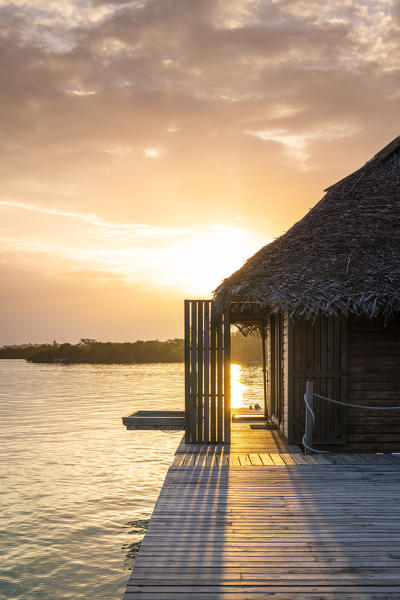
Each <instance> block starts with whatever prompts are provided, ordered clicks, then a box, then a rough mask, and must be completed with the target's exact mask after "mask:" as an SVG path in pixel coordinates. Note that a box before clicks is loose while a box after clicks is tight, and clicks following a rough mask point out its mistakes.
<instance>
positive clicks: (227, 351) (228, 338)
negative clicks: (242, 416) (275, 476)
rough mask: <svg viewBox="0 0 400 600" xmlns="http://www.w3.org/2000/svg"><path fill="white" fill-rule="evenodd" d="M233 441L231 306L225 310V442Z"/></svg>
mask: <svg viewBox="0 0 400 600" xmlns="http://www.w3.org/2000/svg"><path fill="white" fill-rule="evenodd" d="M230 442H231V325H230V315H229V308H227V309H226V310H225V312H224V444H230Z"/></svg>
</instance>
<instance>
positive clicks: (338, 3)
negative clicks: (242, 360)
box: [0, 0, 400, 291]
mask: <svg viewBox="0 0 400 600" xmlns="http://www.w3.org/2000/svg"><path fill="white" fill-rule="evenodd" d="M399 14H400V12H399V3H398V2H391V1H389V0H369V1H368V2H361V1H358V0H332V2H322V1H320V0H274V1H271V2H265V1H264V0H202V1H201V2H199V1H197V0H140V1H139V0H137V1H122V0H121V1H119V0H57V1H56V0H12V1H11V0H10V1H8V0H0V23H1V26H0V49H1V55H2V67H3V70H2V74H1V76H0V115H1V117H0V119H1V131H2V135H1V140H0V158H1V160H0V177H1V181H2V198H3V203H2V205H1V206H0V209H1V216H2V220H1V222H0V230H1V233H2V237H3V246H2V248H3V250H4V251H5V252H7V251H12V252H14V253H15V252H18V251H19V250H20V251H21V250H23V249H25V250H26V251H27V252H28V253H29V252H30V253H32V255H34V256H36V257H37V256H38V255H39V254H40V252H43V253H44V254H45V255H46V256H47V260H50V256H51V255H52V253H53V254H54V255H55V256H56V257H57V259H58V260H59V268H60V271H62V272H63V269H64V266H63V265H64V263H63V262H62V261H63V260H67V261H71V263H72V264H73V265H75V266H74V269H75V270H76V269H78V266H79V265H80V266H81V270H82V269H83V270H85V271H88V272H89V271H97V270H99V271H100V270H103V271H104V270H106V271H107V272H112V273H114V274H117V275H119V274H121V275H122V276H123V277H125V280H126V279H127V278H128V279H129V277H130V278H131V279H129V281H133V279H135V278H136V279H135V284H138V282H139V276H140V278H142V279H140V281H146V282H149V281H150V280H151V278H152V281H153V284H154V287H156V286H157V285H158V284H160V285H162V286H163V289H164V291H165V290H166V282H167V281H169V282H170V284H171V285H172V284H173V285H176V286H178V288H179V289H181V288H182V286H184V285H185V280H187V282H189V283H188V287H190V288H191V289H194V282H195V275H194V274H193V273H190V272H189V271H190V269H189V268H186V267H185V266H184V264H183V258H182V257H184V258H186V260H187V262H188V264H190V261H189V257H190V258H192V256H193V259H192V261H193V264H194V263H195V264H196V269H200V270H201V275H199V277H198V279H199V280H200V279H201V280H202V286H203V287H202V289H208V287H207V286H208V285H210V286H211V285H212V283H213V282H212V281H211V280H212V277H211V278H209V279H208V280H207V278H206V277H205V275H204V274H206V268H205V267H204V265H202V264H201V260H200V258H199V257H201V250H202V248H203V251H204V248H206V250H207V249H208V248H211V249H212V250H211V252H212V253H213V254H212V255H211V254H210V255H209V256H208V260H209V261H210V262H211V263H212V264H214V263H216V262H217V261H216V259H215V256H217V257H218V261H220V262H221V265H222V267H223V268H222V271H223V272H222V271H218V273H214V274H215V276H217V275H218V276H220V277H223V276H225V275H228V274H229V269H231V268H235V264H236V263H237V261H239V259H240V260H242V255H244V253H245V252H248V253H251V252H252V251H253V249H256V248H255V245H256V244H260V245H261V244H262V243H265V241H267V240H268V239H270V238H271V237H273V236H276V235H279V234H280V233H282V232H283V231H284V230H286V229H287V228H288V227H289V226H290V225H291V224H292V223H293V222H294V221H295V220H296V219H298V218H300V217H301V216H302V215H303V214H304V213H305V212H306V210H307V209H308V208H310V207H311V206H312V205H313V204H315V202H317V200H318V199H319V198H320V197H321V195H322V190H323V189H324V188H326V187H327V186H328V185H329V184H331V183H333V182H334V181H335V180H338V179H340V178H341V177H343V176H344V175H346V174H347V173H348V172H350V171H351V170H354V169H356V168H358V167H359V166H360V165H361V164H363V163H364V162H365V161H366V160H367V159H368V158H369V157H370V156H371V155H373V154H374V153H375V152H376V151H377V150H378V149H379V148H380V147H382V146H383V145H384V144H385V143H387V142H389V141H390V139H392V138H394V137H395V136H396V135H398V131H397V129H396V123H397V119H398V97H399V89H400V88H399V83H400V82H399V78H400V64H399V62H400V59H399V56H400V53H399V51H398V50H399V42H398V40H399V27H400V22H399ZM8 199H11V200H8ZM7 202H8V204H7ZM237 215H240V217H241V218H242V219H243V221H242V222H241V224H243V228H242V229H243V231H245V232H247V233H246V235H247V236H248V237H245V238H242V239H241V240H240V244H239V250H240V253H239V254H240V256H239V255H237V256H236V257H235V260H234V261H233V263H235V264H233V263H227V262H224V261H225V255H227V256H229V254H230V253H231V252H232V253H233V254H234V253H235V251H236V249H237V246H238V241H237V239H236V237H235V235H236V233H233V232H232V231H231V230H230V229H229V227H230V226H231V225H232V224H234V223H235V217H236V216H237ZM210 224H215V225H218V226H222V227H228V229H226V230H222V233H221V232H220V239H221V240H223V241H224V243H225V244H226V246H225V249H224V247H223V246H221V248H222V250H221V249H220V247H219V246H218V233H217V230H210V229H209V226H210ZM190 240H192V242H193V243H192V245H191V244H190ZM246 240H247V241H246ZM202 244H203V245H202ZM24 256H25V257H26V256H27V254H24ZM96 256H97V259H96ZM244 258H246V256H243V259H244ZM21 260H22V259H21ZM235 261H236V262H235ZM68 264H69V263H68ZM42 266H43V268H45V267H44V263H43V264H42ZM21 272H22V271H21ZM127 274H128V275H127ZM216 283H218V282H216Z"/></svg>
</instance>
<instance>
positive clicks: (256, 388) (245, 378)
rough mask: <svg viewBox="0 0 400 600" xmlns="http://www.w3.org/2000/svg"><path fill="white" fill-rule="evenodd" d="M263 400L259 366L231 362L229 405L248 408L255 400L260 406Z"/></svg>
mask: <svg viewBox="0 0 400 600" xmlns="http://www.w3.org/2000/svg"><path fill="white" fill-rule="evenodd" d="M263 401H264V397H263V379H262V370H261V366H259V365H251V366H249V365H246V366H245V367H243V365H238V364H235V363H233V364H231V407H232V408H248V407H249V405H251V404H254V403H256V402H258V403H259V404H260V405H261V406H262V404H263Z"/></svg>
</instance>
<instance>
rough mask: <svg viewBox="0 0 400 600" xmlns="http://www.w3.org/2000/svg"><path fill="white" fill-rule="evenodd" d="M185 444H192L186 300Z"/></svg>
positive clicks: (188, 324)
mask: <svg viewBox="0 0 400 600" xmlns="http://www.w3.org/2000/svg"><path fill="white" fill-rule="evenodd" d="M184 310H185V443H186V444H189V443H190V423H189V415H190V300H185V309H184Z"/></svg>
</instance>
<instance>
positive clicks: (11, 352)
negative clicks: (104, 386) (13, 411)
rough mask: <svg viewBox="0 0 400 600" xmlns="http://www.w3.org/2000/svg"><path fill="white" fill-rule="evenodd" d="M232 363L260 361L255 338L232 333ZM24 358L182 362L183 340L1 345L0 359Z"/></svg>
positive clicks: (39, 361) (92, 361)
mask: <svg viewBox="0 0 400 600" xmlns="http://www.w3.org/2000/svg"><path fill="white" fill-rule="evenodd" d="M231 352H232V354H231V356H232V362H260V361H261V342H260V338H259V337H253V336H249V337H246V338H245V337H243V336H242V335H241V334H240V333H233V334H232V349H231ZM3 358H4V359H5V358H15V359H16V358H24V359H25V360H27V361H29V362H33V363H64V364H73V363H92V364H118V363H120V364H129V363H152V362H166V363H168V362H183V360H184V340H183V339H179V338H175V339H172V340H167V341H165V342H160V341H159V340H148V341H141V340H138V341H136V342H123V343H118V342H98V341H96V340H92V339H87V338H83V339H81V340H80V342H79V343H78V344H67V343H66V344H58V343H57V342H53V343H52V344H23V345H21V346H3V347H1V348H0V359H3Z"/></svg>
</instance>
